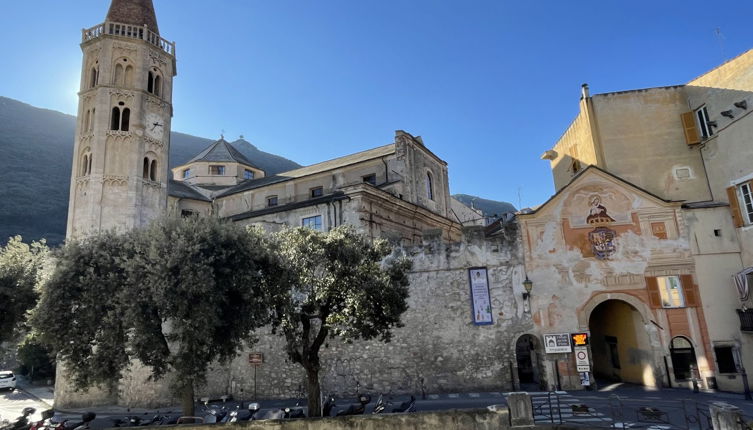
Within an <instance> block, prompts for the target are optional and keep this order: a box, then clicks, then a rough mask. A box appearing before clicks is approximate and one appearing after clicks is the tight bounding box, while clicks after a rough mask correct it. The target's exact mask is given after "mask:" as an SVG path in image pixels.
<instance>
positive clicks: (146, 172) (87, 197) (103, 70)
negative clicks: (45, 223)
mask: <svg viewBox="0 0 753 430" xmlns="http://www.w3.org/2000/svg"><path fill="white" fill-rule="evenodd" d="M81 50H82V51H83V54H84V58H83V65H82V69H81V91H80V92H79V103H78V118H77V123H76V141H75V144H74V152H73V169H72V172H71V189H70V199H69V206H68V228H67V233H66V237H67V238H80V237H85V236H86V235H89V234H93V233H96V232H99V231H102V230H109V229H113V228H115V229H119V230H125V229H131V228H134V227H141V226H144V225H146V224H147V223H148V222H149V221H150V220H152V219H154V218H156V217H158V216H160V215H162V214H163V213H164V212H165V210H166V206H167V181H168V176H167V172H168V170H167V167H168V153H169V148H170V120H171V118H172V113H173V107H172V89H173V77H174V76H175V75H176V73H177V72H176V67H175V43H174V42H169V41H167V40H166V39H164V38H162V37H161V36H160V34H159V28H158V27H157V18H156V16H155V13H154V6H153V4H152V0H112V3H111V5H110V9H109V11H108V12H107V17H106V18H105V22H104V23H102V24H98V25H96V26H94V27H92V28H89V29H85V30H82V39H81Z"/></svg>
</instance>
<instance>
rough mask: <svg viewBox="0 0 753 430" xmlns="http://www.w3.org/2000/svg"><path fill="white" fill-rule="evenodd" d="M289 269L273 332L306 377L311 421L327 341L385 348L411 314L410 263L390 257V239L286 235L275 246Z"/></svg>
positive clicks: (339, 233) (297, 231)
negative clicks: (369, 343) (376, 341)
mask: <svg viewBox="0 0 753 430" xmlns="http://www.w3.org/2000/svg"><path fill="white" fill-rule="evenodd" d="M273 241H274V246H275V253H276V255H277V256H278V258H279V259H280V261H279V264H280V266H281V267H283V268H284V271H282V272H281V277H280V278H278V280H277V281H276V283H277V284H279V286H280V289H279V294H278V295H277V296H275V308H274V311H275V312H274V319H273V326H274V327H275V329H276V330H279V331H280V332H281V333H282V335H283V336H284V337H285V341H286V348H287V354H288V356H289V357H290V359H291V360H292V361H293V362H295V363H299V364H300V365H301V366H302V367H303V368H304V369H305V370H306V374H307V387H308V407H309V415H310V416H318V415H319V414H320V412H321V411H320V404H319V403H320V401H319V399H320V387H319V370H320V369H321V363H320V359H319V351H320V349H321V347H322V345H324V343H325V341H326V340H327V339H328V338H340V339H341V340H344V341H346V342H349V341H353V340H355V339H374V338H378V339H380V340H382V341H385V342H388V341H389V340H390V338H391V336H392V332H391V330H392V329H393V328H394V327H400V326H401V322H400V316H401V315H402V314H403V313H404V312H405V311H406V310H407V308H408V305H407V298H408V286H409V283H408V277H407V274H408V271H409V270H410V268H411V262H410V260H409V259H407V258H405V257H399V258H398V257H393V258H388V256H390V254H391V253H392V249H391V247H390V246H389V244H388V243H387V242H386V241H385V240H381V239H377V240H373V241H372V240H370V239H369V238H367V237H366V236H364V235H362V234H359V233H357V232H356V231H355V229H353V228H352V227H349V226H341V227H337V228H335V229H333V230H332V231H330V232H328V233H322V232H318V231H315V230H312V229H308V228H302V227H299V228H294V229H287V230H283V231H281V232H279V233H277V234H276V235H275V237H274V239H273Z"/></svg>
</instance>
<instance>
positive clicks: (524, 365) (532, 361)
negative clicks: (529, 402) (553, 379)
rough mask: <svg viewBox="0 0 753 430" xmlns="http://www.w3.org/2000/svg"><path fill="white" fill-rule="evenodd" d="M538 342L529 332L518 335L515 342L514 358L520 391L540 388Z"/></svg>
mask: <svg viewBox="0 0 753 430" xmlns="http://www.w3.org/2000/svg"><path fill="white" fill-rule="evenodd" d="M538 344H539V342H538V340H537V339H536V337H534V336H532V335H530V334H524V335H523V336H520V337H519V338H518V340H517V341H516V342H515V360H516V362H517V365H518V383H519V385H520V388H519V389H520V390H521V391H536V390H539V389H540V388H541V380H542V378H541V363H540V362H541V353H540V351H538V350H539V349H540V348H537V346H538Z"/></svg>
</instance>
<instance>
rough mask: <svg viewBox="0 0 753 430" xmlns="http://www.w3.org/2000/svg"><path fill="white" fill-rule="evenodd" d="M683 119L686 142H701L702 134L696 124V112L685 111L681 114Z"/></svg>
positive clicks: (689, 143)
mask: <svg viewBox="0 0 753 430" xmlns="http://www.w3.org/2000/svg"><path fill="white" fill-rule="evenodd" d="M680 118H681V119H682V129H683V131H684V132H685V143H687V144H688V145H695V144H696V143H701V135H700V133H698V127H696V125H695V114H694V112H685V113H684V114H682V115H680Z"/></svg>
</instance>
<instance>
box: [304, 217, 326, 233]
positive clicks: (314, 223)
mask: <svg viewBox="0 0 753 430" xmlns="http://www.w3.org/2000/svg"><path fill="white" fill-rule="evenodd" d="M301 225H302V226H303V227H308V228H311V229H314V230H320V231H321V229H322V216H321V215H316V216H312V217H308V218H304V219H302V220H301Z"/></svg>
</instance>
